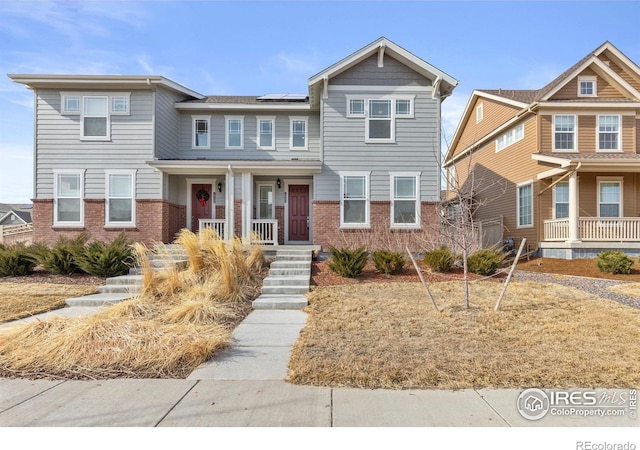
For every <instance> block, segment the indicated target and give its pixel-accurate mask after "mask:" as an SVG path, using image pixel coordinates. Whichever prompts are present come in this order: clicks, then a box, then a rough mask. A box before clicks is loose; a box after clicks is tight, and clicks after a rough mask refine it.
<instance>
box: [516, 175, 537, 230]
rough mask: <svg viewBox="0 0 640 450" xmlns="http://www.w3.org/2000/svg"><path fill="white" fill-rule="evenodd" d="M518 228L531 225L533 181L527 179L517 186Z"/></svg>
mask: <svg viewBox="0 0 640 450" xmlns="http://www.w3.org/2000/svg"><path fill="white" fill-rule="evenodd" d="M516 196H517V204H518V205H517V208H518V209H517V215H518V228H530V227H532V226H533V182H532V181H527V182H525V183H521V184H519V185H518V186H517V195H516Z"/></svg>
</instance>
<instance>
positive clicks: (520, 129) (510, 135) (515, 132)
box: [496, 123, 524, 152]
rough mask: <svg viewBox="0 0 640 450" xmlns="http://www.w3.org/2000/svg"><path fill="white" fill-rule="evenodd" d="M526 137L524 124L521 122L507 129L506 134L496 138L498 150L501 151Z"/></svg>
mask: <svg viewBox="0 0 640 450" xmlns="http://www.w3.org/2000/svg"><path fill="white" fill-rule="evenodd" d="M523 138H524V124H523V123H521V124H520V125H518V126H517V127H515V128H512V129H511V130H509V131H507V132H506V133H505V134H503V135H502V136H500V137H499V138H498V139H496V152H499V151H500V150H502V149H503V148H505V147H508V146H510V145H511V144H513V143H515V142H518V141H520V140H522V139H523Z"/></svg>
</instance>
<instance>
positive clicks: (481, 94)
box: [473, 90, 530, 108]
mask: <svg viewBox="0 0 640 450" xmlns="http://www.w3.org/2000/svg"><path fill="white" fill-rule="evenodd" d="M473 93H474V94H477V95H478V96H479V97H483V98H486V99H488V100H494V101H496V102H500V103H506V104H507V105H511V106H516V107H518V108H526V107H527V106H529V105H530V103H525V102H519V101H517V100H513V99H510V98H505V97H501V96H499V95H495V94H489V93H488V92H482V91H478V90H475V91H473Z"/></svg>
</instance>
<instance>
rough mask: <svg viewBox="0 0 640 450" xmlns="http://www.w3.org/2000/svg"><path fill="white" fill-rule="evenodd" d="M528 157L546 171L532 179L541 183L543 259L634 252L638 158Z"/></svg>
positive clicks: (638, 247)
mask: <svg viewBox="0 0 640 450" xmlns="http://www.w3.org/2000/svg"><path fill="white" fill-rule="evenodd" d="M533 159H536V160H538V161H539V163H540V164H542V165H546V166H548V167H551V168H550V169H548V170H546V171H544V172H541V173H539V174H538V176H537V177H538V180H542V181H543V182H544V183H546V187H544V188H542V189H540V192H539V197H540V198H539V211H540V222H541V225H542V227H541V230H540V232H539V233H538V235H539V236H540V238H541V242H539V247H540V249H541V255H542V256H547V257H561V258H566V259H573V258H581V257H585V258H592V257H595V256H596V255H597V254H598V253H600V252H602V251H605V250H621V251H624V252H625V253H628V254H630V255H638V254H639V252H640V217H639V216H640V201H639V195H638V193H639V192H640V178H639V173H640V155H637V154H630V153H615V154H611V153H586V154H581V153H571V154H552V155H549V154H534V155H533ZM554 166H555V167H554Z"/></svg>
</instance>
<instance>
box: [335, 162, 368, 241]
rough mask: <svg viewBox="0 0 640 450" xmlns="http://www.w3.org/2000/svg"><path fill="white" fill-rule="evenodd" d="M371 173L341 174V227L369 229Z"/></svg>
mask: <svg viewBox="0 0 640 450" xmlns="http://www.w3.org/2000/svg"><path fill="white" fill-rule="evenodd" d="M370 174H371V172H342V173H340V227H341V228H368V227H369V210H370V204H369V203H370V202H369V176H370Z"/></svg>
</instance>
